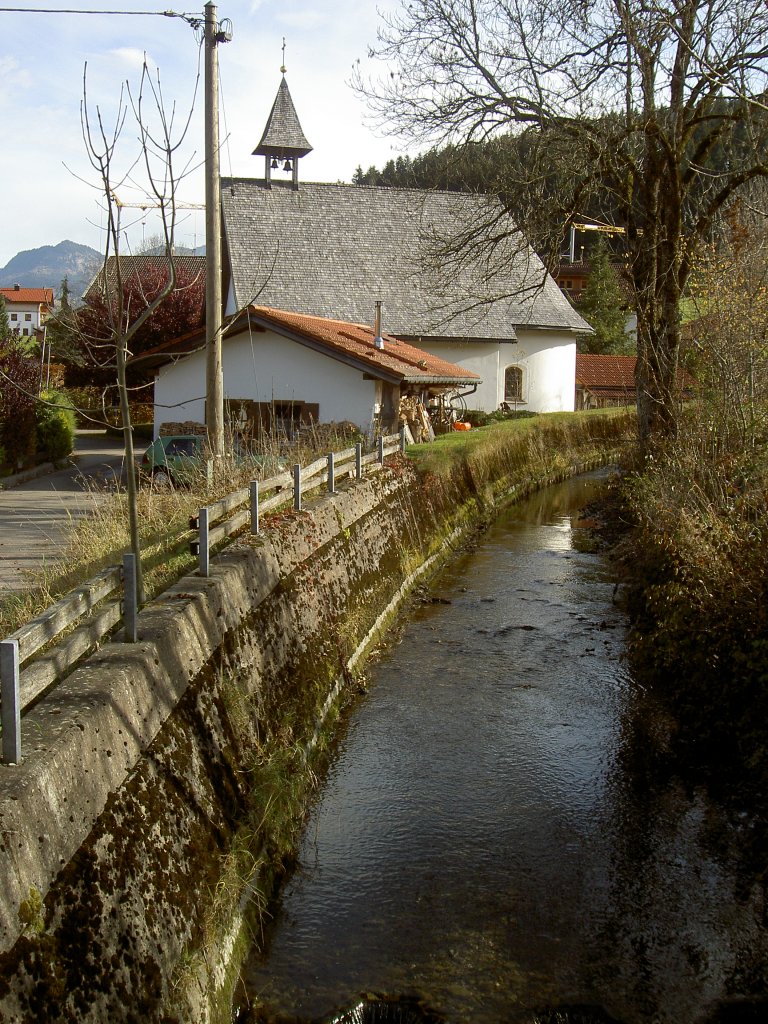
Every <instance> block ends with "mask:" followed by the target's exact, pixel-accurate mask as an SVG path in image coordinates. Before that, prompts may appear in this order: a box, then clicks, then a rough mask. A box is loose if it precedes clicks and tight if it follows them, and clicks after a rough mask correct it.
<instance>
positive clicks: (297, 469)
mask: <svg viewBox="0 0 768 1024" xmlns="http://www.w3.org/2000/svg"><path fill="white" fill-rule="evenodd" d="M293 507H294V509H295V510H296V511H297V512H301V466H300V465H299V464H298V463H296V465H295V466H294V467H293Z"/></svg>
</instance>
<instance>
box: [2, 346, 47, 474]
mask: <svg viewBox="0 0 768 1024" xmlns="http://www.w3.org/2000/svg"><path fill="white" fill-rule="evenodd" d="M38 384H39V369H38V366H37V363H36V361H35V360H34V359H30V358H29V357H28V356H27V355H25V354H24V352H23V351H22V350H21V349H20V348H19V346H18V344H17V343H16V337H15V336H11V337H9V338H6V339H5V340H2V341H0V443H2V446H3V448H4V449H5V459H7V461H8V463H9V464H10V465H11V466H12V468H13V469H17V468H21V467H22V466H24V465H27V464H29V463H30V462H32V461H33V458H34V453H35V395H36V394H37V388H38Z"/></svg>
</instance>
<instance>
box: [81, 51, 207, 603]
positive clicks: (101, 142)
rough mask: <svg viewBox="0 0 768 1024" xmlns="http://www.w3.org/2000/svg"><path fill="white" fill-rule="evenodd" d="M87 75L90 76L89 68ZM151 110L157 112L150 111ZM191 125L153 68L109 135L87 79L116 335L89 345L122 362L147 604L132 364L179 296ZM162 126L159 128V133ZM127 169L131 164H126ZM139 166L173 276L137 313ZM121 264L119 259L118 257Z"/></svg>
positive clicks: (106, 283) (135, 533)
mask: <svg viewBox="0 0 768 1024" xmlns="http://www.w3.org/2000/svg"><path fill="white" fill-rule="evenodd" d="M86 70H87V69H86ZM148 105H149V111H148V110H147V106H148ZM129 114H130V115H131V117H132V119H133V122H134V123H135V126H136V127H137V129H138V153H137V155H136V156H135V158H134V159H133V161H132V163H131V164H130V166H129V168H128V170H121V171H119V170H118V159H117V157H118V144H119V142H120V139H121V136H122V134H123V130H124V128H125V123H126V119H127V118H128V116H129ZM190 118H191V109H190V112H189V114H188V115H187V117H186V119H185V120H184V122H183V123H182V125H181V126H180V127H179V129H178V130H177V129H176V127H175V125H174V120H175V109H174V110H172V112H171V114H170V115H169V114H168V113H167V112H166V109H165V106H164V103H163V96H162V90H161V87H160V79H159V75H157V76H155V77H153V76H152V74H151V73H150V71H149V68H148V66H147V63H146V61H145V62H144V66H143V68H142V72H141V78H140V82H139V86H138V91H137V93H136V94H134V93H132V92H131V90H130V87H129V86H128V85H127V84H126V85H125V86H124V88H123V90H122V91H121V94H120V100H119V104H118V109H117V114H116V117H115V122H114V127H113V128H111V129H108V128H107V126H106V125H105V123H104V120H103V118H102V114H101V110H100V109H99V107H98V106H96V108H95V111H94V112H93V113H92V112H91V110H90V109H89V105H88V96H87V87H86V74H85V72H84V73H83V100H82V103H81V124H82V131H83V140H84V142H85V147H86V151H87V154H88V159H89V160H90V163H91V166H92V167H93V168H94V170H95V171H96V174H97V176H98V185H97V186H95V187H96V188H97V189H98V190H99V192H100V194H101V198H102V201H103V206H104V210H105V213H106V224H107V229H106V230H107V240H106V245H105V252H104V265H103V271H102V275H101V289H102V292H103V296H102V297H103V300H104V302H103V307H104V310H105V315H106V318H107V325H108V329H107V331H106V332H103V333H101V335H100V337H99V338H93V337H91V338H88V337H85V338H84V339H82V340H83V341H85V343H86V344H89V345H90V346H92V347H94V348H95V347H98V348H100V349H101V350H102V352H103V351H104V350H105V349H107V350H108V351H109V353H114V356H115V363H116V376H117V389H118V395H119V401H120V412H121V417H122V427H123V439H124V444H125V461H126V465H127V467H128V473H127V497H128V518H129V531H130V539H131V550H132V551H133V553H134V554H135V556H136V571H137V574H138V579H137V590H138V594H139V601H140V602H141V601H143V592H144V586H143V576H142V571H141V544H140V539H139V520H138V508H137V484H136V474H135V472H134V449H133V432H132V425H131V410H130V404H129V397H130V396H129V389H128V383H127V380H126V361H127V359H128V358H129V356H130V355H131V342H132V339H133V338H135V337H136V336H137V335H138V334H139V332H140V331H141V329H142V327H143V326H144V325H145V324H146V322H147V321H148V320H149V318H150V317H151V316H152V315H153V313H154V312H155V311H156V310H157V309H158V307H159V306H160V305H161V304H162V303H163V302H164V300H165V299H166V298H167V297H168V296H169V295H170V294H171V292H173V290H174V288H175V285H176V265H175V260H174V232H175V227H176V218H177V198H176V195H177V188H178V185H179V182H180V181H181V180H182V179H183V178H184V177H185V175H186V174H187V173H188V170H189V168H188V166H185V167H184V168H183V169H182V171H181V172H177V171H176V169H175V167H174V158H175V157H176V156H177V154H178V152H179V149H180V147H181V146H182V144H183V142H184V139H185V136H186V134H187V130H188V128H189V124H190ZM153 124H154V127H153V126H152V125H153ZM123 166H124V165H123ZM137 167H143V172H144V175H143V176H144V178H145V180H146V183H147V188H148V190H149V193H150V194H151V196H152V198H153V202H152V204H151V205H152V206H153V208H155V209H156V210H157V213H158V217H159V220H160V225H161V227H160V231H161V237H162V243H161V244H162V249H163V259H164V261H165V265H166V270H167V272H166V274H165V277H164V280H163V283H162V285H161V286H160V287H159V289H155V290H153V292H152V295H151V297H150V296H147V301H146V302H142V303H140V304H139V306H138V308H136V307H134V308H131V306H130V303H128V302H127V301H126V296H127V295H128V294H129V292H128V290H127V289H126V288H125V287H124V285H125V281H124V274H125V271H124V266H123V264H122V262H121V255H122V253H121V247H122V246H123V237H122V236H123V230H124V225H121V223H120V213H121V204H120V203H119V202H118V199H117V193H118V192H119V191H120V188H121V186H122V185H123V184H124V183H125V182H126V181H127V180H128V179H129V178H130V176H131V175H132V174H133V173H134V171H135V170H136V168H137ZM111 257H114V258H111Z"/></svg>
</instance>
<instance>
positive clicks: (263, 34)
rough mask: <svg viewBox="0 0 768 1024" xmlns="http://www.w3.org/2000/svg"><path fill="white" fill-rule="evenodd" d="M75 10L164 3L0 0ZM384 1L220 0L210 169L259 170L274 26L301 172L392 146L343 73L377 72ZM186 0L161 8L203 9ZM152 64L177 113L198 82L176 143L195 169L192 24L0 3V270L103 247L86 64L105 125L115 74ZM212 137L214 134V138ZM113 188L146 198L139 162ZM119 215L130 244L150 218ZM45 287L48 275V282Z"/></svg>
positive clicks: (129, 145) (273, 64) (195, 219)
mask: <svg viewBox="0 0 768 1024" xmlns="http://www.w3.org/2000/svg"><path fill="white" fill-rule="evenodd" d="M6 6H7V7H11V6H13V7H24V8H26V9H31V8H46V10H53V9H54V8H56V7H60V8H77V9H82V10H124V11H130V12H140V11H154V10H157V11H162V10H168V9H169V4H168V3H167V0H160V2H159V3H158V4H157V5H156V6H155V5H154V4H153V3H152V2H151V0H139V2H135V0H122V2H121V0H117V2H111V0H106V2H100V3H99V2H91V3H86V2H82V0H74V2H73V0H64V2H61V3H52V2H49V0H38V2H34V0H16V2H13V0H10V2H9V0H0V7H6ZM395 6H397V0H378V2H377V0H311V2H310V0H222V2H220V3H218V4H217V7H218V17H219V20H220V21H223V20H224V19H229V20H230V21H231V23H232V32H233V38H232V42H230V43H228V44H226V45H222V46H220V47H219V65H220V80H221V110H222V121H221V135H222V140H223V145H222V153H221V172H222V174H223V175H228V174H234V175H241V176H248V177H261V176H262V175H263V172H264V161H263V158H261V157H254V156H251V153H252V151H253V149H254V148H255V146H256V144H257V143H258V141H259V138H260V137H261V133H262V130H263V128H264V125H265V122H266V119H267V116H268V114H269V111H270V109H271V106H272V101H273V99H274V97H275V93H276V92H277V88H278V85H279V83H280V65H281V63H282V41H283V37H285V41H286V52H285V64H286V67H287V69H288V72H287V76H286V77H287V81H288V85H289V87H290V90H291V95H292V96H293V100H294V103H295V106H296V109H297V112H298V115H299V119H300V121H301V125H302V128H303V129H304V134H305V135H306V137H307V139H308V140H309V142H310V143H311V144H312V146H313V147H314V151H313V152H312V153H310V154H309V155H308V156H306V157H304V158H303V160H302V163H301V177H302V179H303V180H305V181H349V180H350V178H351V176H352V174H353V172H354V169H355V167H356V166H357V165H358V164H362V165H363V166H364V167H368V166H369V165H370V164H376V165H377V166H379V167H381V166H383V164H384V163H386V161H387V160H388V159H390V158H392V157H396V156H398V155H399V154H400V153H402V152H404V150H403V148H402V146H401V145H400V144H399V143H398V141H397V140H396V139H388V138H383V137H382V136H381V135H380V134H376V133H374V131H373V130H372V129H371V128H370V127H368V126H367V125H366V124H365V120H366V118H365V109H364V106H363V105H362V103H361V101H360V100H359V99H358V97H357V96H356V95H355V94H354V93H353V92H352V90H351V89H350V87H349V85H348V84H347V83H348V82H349V79H350V76H351V72H352V67H353V63H354V62H355V61H357V60H358V59H359V60H360V61H361V63H362V65H363V67H364V68H370V69H371V70H372V71H376V72H378V71H380V70H381V69H380V68H379V67H378V66H375V65H372V64H371V62H370V61H369V60H368V56H367V54H368V47H369V46H370V45H371V44H373V43H374V42H375V38H376V28H377V25H378V21H379V16H378V13H377V9H378V10H381V9H385V10H386V9H392V8H393V7H395ZM202 7H203V4H202V3H199V6H198V3H196V2H194V0H193V3H191V4H189V5H188V6H187V5H185V4H184V0H182V4H181V5H179V6H174V7H173V8H172V9H173V10H177V11H182V12H189V13H198V12H200V13H202ZM144 53H146V55H147V57H148V60H149V61H150V64H151V65H152V66H153V67H154V68H156V69H157V70H158V71H159V74H160V80H161V84H162V89H163V95H164V98H165V106H166V110H170V109H171V108H172V107H173V105H174V104H175V109H176V119H177V123H178V122H181V121H183V119H184V117H185V116H186V115H187V113H188V111H189V109H190V106H191V104H192V102H193V97H194V90H195V79H196V76H197V73H198V62H200V63H199V69H200V86H199V89H198V95H197V100H196V104H195V110H194V113H193V117H192V122H191V125H190V128H189V132H188V135H187V140H186V142H185V143H184V145H183V147H182V148H181V149H180V151H179V157H178V160H177V166H182V165H183V164H185V163H188V164H189V166H190V168H193V167H195V166H196V165H198V164H199V163H200V161H201V160H202V155H203V146H204V141H203V124H202V109H203V95H202V56H201V51H200V49H199V47H198V43H197V40H196V37H195V33H194V32H193V30H192V29H191V28H190V27H189V26H188V25H187V24H186V23H185V22H184V21H182V20H181V19H175V18H174V19H171V18H163V17H147V16H143V15H140V14H139V13H131V14H130V15H127V16H116V15H111V16H108V15H92V14H90V15H73V14H54V13H45V14H37V13H7V12H2V11H0V125H2V136H3V145H2V147H0V197H2V202H1V205H0V224H1V227H0V267H2V266H4V265H5V264H6V263H7V262H8V260H9V259H10V258H11V257H12V256H14V255H15V254H16V253H17V252H19V251H21V250H24V249H33V248H37V247H38V246H40V245H46V244H56V243H57V242H60V241H62V240H63V239H71V240H72V241H75V242H82V243H85V244H86V245H91V246H93V247H94V248H97V249H101V248H102V247H103V241H104V232H103V222H104V216H103V214H102V212H101V210H100V208H99V204H98V201H97V193H96V190H95V189H94V187H93V186H94V185H95V184H96V183H97V178H96V176H95V174H94V172H93V170H92V169H91V168H90V166H89V164H88V162H87V158H86V154H85V146H84V143H83V139H82V132H81V120H80V105H81V100H82V96H83V71H84V66H85V65H86V64H87V69H88V70H87V95H88V102H89V106H90V108H91V110H92V112H95V108H96V106H98V107H99V110H100V112H101V114H102V117H103V119H104V121H105V123H106V124H107V125H109V126H110V130H111V128H112V126H113V124H114V116H115V110H116V105H117V101H118V98H119V96H120V91H121V85H122V84H123V83H124V82H125V81H128V82H129V83H131V85H132V86H134V87H135V86H136V84H137V83H138V80H139V74H140V69H141V64H142V60H143V55H144ZM225 136H227V137H226V138H225ZM117 153H118V163H119V164H120V167H121V168H122V167H124V168H128V167H129V166H130V163H131V162H132V161H133V160H134V159H135V157H136V154H137V153H138V144H137V132H136V127H135V123H133V122H132V121H131V119H130V117H129V118H128V120H127V121H126V123H125V127H124V129H123V132H122V136H121V139H120V141H119V143H118V150H117ZM131 178H132V180H133V181H135V185H132V184H131V183H129V182H126V183H125V184H124V185H123V186H121V189H120V191H119V192H118V195H119V198H120V199H121V200H122V201H123V202H135V201H141V200H142V199H144V197H145V194H146V193H145V190H144V189H143V188H142V181H141V176H140V173H139V171H138V169H137V170H136V171H135V172H133V173H132V174H131ZM179 195H180V198H181V200H182V201H183V202H188V203H200V202H202V200H203V178H202V172H201V170H199V169H197V170H193V171H191V173H190V175H189V177H188V179H187V180H186V181H185V182H184V183H183V184H182V185H181V186H180V189H179ZM123 217H124V219H123V225H124V226H125V225H127V224H129V222H130V220H134V223H133V224H132V225H131V226H130V228H129V239H130V241H131V244H137V243H140V242H141V240H142V237H145V238H146V237H149V236H152V235H153V234H156V232H157V230H158V227H157V223H156V221H155V222H153V215H152V214H151V213H147V214H146V215H144V216H143V217H142V215H141V214H139V213H136V214H135V217H134V216H133V214H130V213H129V211H128V210H125V211H124V214H123ZM182 217H183V223H181V224H180V225H179V228H178V233H177V240H178V242H179V243H180V244H183V245H193V244H198V245H199V244H201V243H202V242H203V241H204V223H205V222H204V215H203V213H202V211H199V212H194V211H185V212H184V213H183V214H182ZM51 284H52V285H57V284H58V282H51Z"/></svg>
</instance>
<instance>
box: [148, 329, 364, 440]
mask: <svg viewBox="0 0 768 1024" xmlns="http://www.w3.org/2000/svg"><path fill="white" fill-rule="evenodd" d="M223 364H224V397H225V398H227V399H238V398H239V399H248V400H250V401H255V402H272V401H277V402H285V401H294V402H311V403H317V404H318V405H319V406H320V409H319V421H320V422H321V423H330V422H334V421H338V420H349V421H351V422H352V423H355V424H356V425H357V426H358V427H360V429H361V430H367V429H368V427H369V426H370V424H371V421H372V419H373V415H374V404H375V402H376V381H373V380H364V379H363V374H362V373H361V372H360V371H359V370H356V369H354V368H353V367H351V366H347V365H346V364H344V363H341V362H339V361H337V360H336V359H333V358H331V357H330V356H326V355H323V354H322V353H320V352H315V351H313V350H312V349H309V348H307V347H306V346H304V345H299V344H298V343H296V342H294V341H289V340H288V339H287V338H283V337H281V336H280V335H277V334H274V333H273V332H272V331H267V332H266V333H262V332H259V333H254V334H253V335H252V337H249V336H248V334H238V335H235V336H233V337H229V338H227V339H226V340H225V342H224V346H223ZM205 367H206V360H205V352H196V353H194V354H193V355H191V356H187V357H185V358H184V359H181V360H179V361H178V362H177V363H175V364H172V365H168V366H164V367H162V368H161V370H160V371H159V372H158V374H157V377H156V378H155V424H154V430H155V437H157V436H158V434H159V432H160V427H161V425H162V424H163V423H168V422H174V423H177V422H181V421H184V420H193V421H195V422H198V423H203V422H204V421H205ZM179 403H183V404H179Z"/></svg>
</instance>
